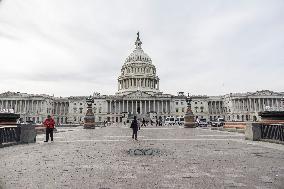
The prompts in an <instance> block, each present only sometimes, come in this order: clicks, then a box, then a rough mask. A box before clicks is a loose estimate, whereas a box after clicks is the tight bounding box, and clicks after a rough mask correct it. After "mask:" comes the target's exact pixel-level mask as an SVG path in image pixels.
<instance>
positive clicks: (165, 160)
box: [0, 125, 284, 189]
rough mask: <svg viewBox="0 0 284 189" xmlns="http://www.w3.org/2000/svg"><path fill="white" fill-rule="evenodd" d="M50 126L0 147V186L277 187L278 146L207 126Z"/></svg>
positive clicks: (281, 176) (280, 176)
mask: <svg viewBox="0 0 284 189" xmlns="http://www.w3.org/2000/svg"><path fill="white" fill-rule="evenodd" d="M131 133H132V131H131V129H130V128H129V127H128V126H122V125H112V126H109V127H103V128H96V129H94V130H86V129H83V128H82V127H73V128H58V132H57V133H55V141H54V142H53V143H50V142H49V143H44V142H43V140H44V137H45V135H37V142H36V143H34V144H27V145H16V146H11V147H6V148H2V149H1V150H0V162H1V163H0V170H1V171H0V188H4V189H5V188H13V189H14V188H31V189H32V188H101V189H103V188H129V189H130V188H283V186H284V163H283V162H284V146H283V145H281V144H273V143H266V142H254V141H247V140H245V139H244V134H240V133H232V132H225V131H216V130H210V129H208V128H206V129H205V128H194V129H192V128H183V127H178V126H175V127H146V128H144V127H143V128H141V130H140V131H139V133H138V141H135V140H133V139H132V138H131Z"/></svg>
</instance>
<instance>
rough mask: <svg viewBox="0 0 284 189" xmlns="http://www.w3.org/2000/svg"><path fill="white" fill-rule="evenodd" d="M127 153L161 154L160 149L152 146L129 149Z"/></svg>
mask: <svg viewBox="0 0 284 189" xmlns="http://www.w3.org/2000/svg"><path fill="white" fill-rule="evenodd" d="M128 154H129V155H133V156H143V155H146V156H154V155H159V154H161V151H160V150H159V149H153V148H146V149H130V150H128Z"/></svg>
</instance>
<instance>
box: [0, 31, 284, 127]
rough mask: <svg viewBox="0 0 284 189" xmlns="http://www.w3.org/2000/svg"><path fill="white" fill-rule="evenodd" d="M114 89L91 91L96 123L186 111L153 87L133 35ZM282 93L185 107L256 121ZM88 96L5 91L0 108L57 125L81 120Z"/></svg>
mask: <svg viewBox="0 0 284 189" xmlns="http://www.w3.org/2000/svg"><path fill="white" fill-rule="evenodd" d="M117 81H118V92H117V93H116V94H114V95H101V94H100V93H94V94H93V98H94V103H93V105H92V107H93V112H94V114H95V121H96V122H103V121H108V122H124V121H125V120H127V118H129V117H132V116H133V115H137V116H138V117H141V118H142V117H144V118H146V119H155V118H158V117H162V118H163V119H165V118H166V117H167V116H175V117H181V116H184V115H185V113H186V109H187V103H186V98H187V96H186V95H184V93H183V92H179V93H178V94H177V95H171V94H164V93H162V92H161V91H160V89H159V82H160V79H159V77H158V76H157V72H156V67H155V66H154V64H153V63H152V59H151V58H150V57H149V56H148V55H147V54H146V53H145V52H144V51H143V49H142V42H141V40H140V37H139V33H138V36H137V39H136V41H135V49H134V51H133V52H132V53H131V54H130V55H129V56H128V57H127V58H126V60H125V62H124V64H123V65H122V68H121V72H120V75H119V76H118V80H117ZM283 96H284V93H277V92H273V91H268V90H263V91H257V92H253V93H251V92H248V93H234V94H233V93H230V94H227V95H224V96H206V95H198V96H191V99H192V101H191V108H192V112H193V114H194V116H195V119H196V118H206V120H207V121H213V120H216V119H217V118H219V117H222V118H225V120H227V121H258V120H260V117H259V116H258V112H260V111H264V110H266V109H267V108H268V107H269V108H270V109H272V110H276V111H279V110H281V107H282V108H283V106H284V105H283V101H282V104H281V99H283ZM87 97H88V96H70V97H66V98H61V97H60V98H58V97H54V96H49V95H33V94H26V93H18V92H17V93H14V92H6V93H2V94H0V110H3V109H5V110H6V111H7V109H8V110H9V109H13V111H14V112H15V113H19V114H20V115H21V120H22V121H23V122H25V121H28V120H32V121H34V122H35V123H41V122H42V121H43V120H44V119H45V118H46V116H47V115H49V114H50V115H53V117H54V118H55V121H56V123H57V124H65V123H71V124H83V121H84V116H85V114H86V111H87V104H86V98H87Z"/></svg>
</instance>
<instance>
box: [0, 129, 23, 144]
mask: <svg viewBox="0 0 284 189" xmlns="http://www.w3.org/2000/svg"><path fill="white" fill-rule="evenodd" d="M20 136H21V126H19V125H9V126H0V145H2V144H3V143H9V142H16V143H18V142H20Z"/></svg>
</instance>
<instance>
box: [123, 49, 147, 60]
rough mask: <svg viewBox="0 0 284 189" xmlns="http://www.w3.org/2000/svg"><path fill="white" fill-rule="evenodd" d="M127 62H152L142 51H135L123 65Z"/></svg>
mask: <svg viewBox="0 0 284 189" xmlns="http://www.w3.org/2000/svg"><path fill="white" fill-rule="evenodd" d="M129 62H146V63H152V60H151V58H150V57H149V56H148V55H147V54H146V53H144V51H143V50H142V49H135V50H134V51H133V52H132V53H131V54H130V55H129V56H128V57H127V58H126V60H125V63H129Z"/></svg>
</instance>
